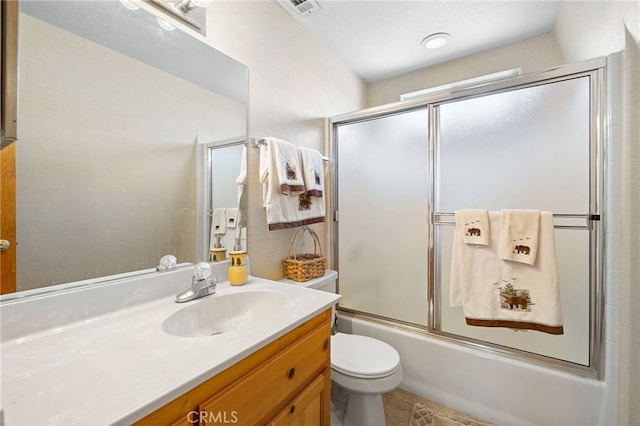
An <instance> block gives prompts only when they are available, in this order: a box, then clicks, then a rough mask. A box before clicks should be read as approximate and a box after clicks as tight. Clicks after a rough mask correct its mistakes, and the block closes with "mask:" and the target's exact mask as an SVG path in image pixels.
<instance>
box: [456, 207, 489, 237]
mask: <svg viewBox="0 0 640 426" xmlns="http://www.w3.org/2000/svg"><path fill="white" fill-rule="evenodd" d="M456 227H461V228H463V234H462V239H463V241H464V242H465V243H466V244H479V245H483V246H487V245H489V214H488V212H487V211H486V210H471V209H468V210H459V211H456Z"/></svg>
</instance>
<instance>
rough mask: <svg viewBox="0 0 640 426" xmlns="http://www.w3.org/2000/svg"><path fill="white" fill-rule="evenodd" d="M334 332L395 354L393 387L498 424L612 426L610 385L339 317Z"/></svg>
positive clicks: (613, 406) (352, 318) (439, 340)
mask: <svg viewBox="0 0 640 426" xmlns="http://www.w3.org/2000/svg"><path fill="white" fill-rule="evenodd" d="M338 329H339V330H340V331H342V332H345V333H355V334H361V335H365V336H370V337H373V338H376V339H379V340H382V341H384V342H387V343H388V344H390V345H392V346H393V347H394V348H396V350H397V351H398V352H399V354H400V360H401V363H402V369H403V372H404V379H403V381H402V384H401V385H400V387H401V388H402V389H404V390H406V391H408V392H412V393H414V394H416V395H418V396H420V397H423V398H427V399H430V400H432V401H435V402H438V403H440V404H443V405H446V406H448V407H451V408H454V409H457V410H459V411H463V412H466V413H468V414H471V415H473V416H476V417H479V418H483V419H485V420H487V421H490V422H494V423H496V424H499V425H545V426H548V425H558V426H569V425H580V426H584V425H615V424H616V420H615V401H616V400H615V391H616V386H615V384H610V383H607V382H605V381H598V380H595V379H590V378H584V377H580V376H575V375H572V374H568V373H564V372H559V371H556V370H553V369H550V368H545V367H541V366H537V365H533V364H528V363H526V362H524V361H520V360H516V359H512V358H509V357H506V356H504V355H499V354H494V353H489V352H486V351H483V350H480V349H475V348H472V347H467V346H463V345H459V344H456V343H452V342H449V341H446V340H444V339H440V338H438V337H429V336H425V335H422V334H417V333H413V332H410V331H405V330H402V329H398V328H394V327H391V326H388V325H384V324H379V323H378V322H374V321H369V320H368V319H361V318H360V317H354V316H350V315H345V314H344V313H342V314H341V313H339V314H338Z"/></svg>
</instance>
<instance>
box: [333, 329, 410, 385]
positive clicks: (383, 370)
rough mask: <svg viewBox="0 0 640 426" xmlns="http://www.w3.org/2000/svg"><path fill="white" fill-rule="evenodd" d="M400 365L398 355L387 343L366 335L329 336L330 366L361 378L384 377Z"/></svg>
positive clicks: (340, 334) (339, 334) (338, 334)
mask: <svg viewBox="0 0 640 426" xmlns="http://www.w3.org/2000/svg"><path fill="white" fill-rule="evenodd" d="M399 366H400V355H398V352H397V351H396V350H395V349H394V348H392V347H391V346H389V345H388V344H386V343H384V342H381V341H380V340H376V339H372V338H371V337H367V336H359V335H355V334H344V333H336V334H335V335H334V336H331V368H333V369H334V370H337V371H339V372H341V373H343V374H345V375H348V376H352V377H362V378H379V377H386V376H389V375H391V374H392V373H394V372H395V371H396V370H397V369H398V367H399Z"/></svg>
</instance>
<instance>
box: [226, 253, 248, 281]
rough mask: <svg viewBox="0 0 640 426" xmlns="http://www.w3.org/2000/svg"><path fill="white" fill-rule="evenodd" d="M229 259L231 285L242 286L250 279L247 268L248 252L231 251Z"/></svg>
mask: <svg viewBox="0 0 640 426" xmlns="http://www.w3.org/2000/svg"><path fill="white" fill-rule="evenodd" d="M229 258H230V259H231V260H230V262H229V283H230V284H231V285H242V284H245V283H246V282H247V279H249V268H248V267H247V252H246V251H230V252H229Z"/></svg>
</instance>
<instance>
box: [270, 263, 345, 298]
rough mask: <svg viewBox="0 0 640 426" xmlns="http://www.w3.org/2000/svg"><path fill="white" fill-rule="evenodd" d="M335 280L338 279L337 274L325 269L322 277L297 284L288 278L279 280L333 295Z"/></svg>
mask: <svg viewBox="0 0 640 426" xmlns="http://www.w3.org/2000/svg"><path fill="white" fill-rule="evenodd" d="M337 279H338V272H337V271H332V270H330V269H327V270H326V271H325V272H324V275H323V276H321V277H318V278H311V279H310V280H309V281H305V282H298V281H294V280H291V279H289V278H283V279H281V280H280V282H283V283H287V284H294V285H300V286H304V287H309V288H314V289H316V290H322V291H326V292H329V293H334V294H335V292H336V280H337Z"/></svg>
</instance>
